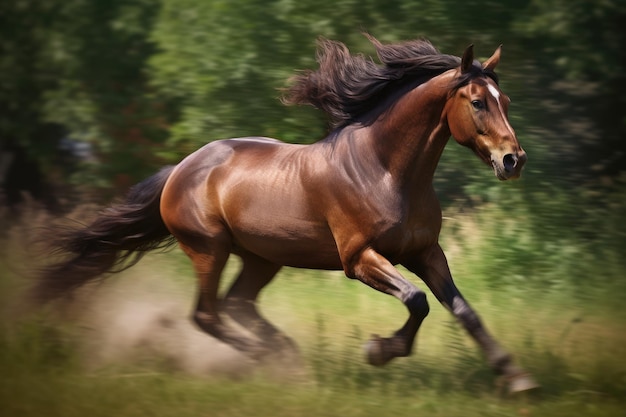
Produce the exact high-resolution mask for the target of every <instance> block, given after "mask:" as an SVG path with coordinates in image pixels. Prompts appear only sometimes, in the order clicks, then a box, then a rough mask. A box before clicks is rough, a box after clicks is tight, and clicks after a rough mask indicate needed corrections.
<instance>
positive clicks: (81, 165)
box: [0, 0, 626, 416]
mask: <svg viewBox="0 0 626 417" xmlns="http://www.w3.org/2000/svg"><path fill="white" fill-rule="evenodd" d="M624 26H626V4H624V2H622V1H617V0H605V1H592V0H568V1H564V0H542V1H533V0H515V1H508V2H491V1H475V0H464V1H458V0H438V1H430V0H402V1H378V0H333V1H328V0H316V1H310V0H298V1H294V0H274V1H260V0H229V1H217V0H194V1H191V0H177V1H172V0H106V1H105V0H63V1H60V0H48V1H45V2H41V1H36V0H4V1H2V2H1V3H0V203H1V204H0V207H2V208H0V235H1V237H0V239H1V242H0V247H1V248H2V249H1V250H0V255H2V257H1V258H0V259H1V263H0V293H1V294H2V297H1V299H0V300H1V302H2V304H3V305H4V306H7V308H6V314H4V316H5V318H6V319H5V320H3V326H4V331H3V332H2V336H1V339H0V369H1V370H2V373H3V378H2V381H1V382H0V414H2V415H34V414H41V413H46V415H64V416H70V415H84V414H86V413H89V414H91V415H98V414H102V415H110V414H112V413H117V414H119V415H146V414H152V415H159V414H162V415H172V414H174V413H176V414H177V415H205V414H206V415H225V416H234V415H248V414H250V413H252V412H254V413H255V414H258V412H259V410H264V411H265V412H263V413H262V414H267V415H276V416H280V415H290V416H292V415H316V416H322V415H342V416H350V415H363V416H365V415H374V414H376V415H380V414H391V413H392V412H396V413H400V414H401V415H404V414H409V413H411V414H417V415H422V414H423V415H429V416H435V415H442V416H454V415H460V414H461V413H462V414H464V415H469V416H471V415H477V416H478V415H480V416H484V415H494V416H500V415H533V414H534V415H541V416H547V415H567V416H574V415H591V416H593V415H598V416H608V415H621V414H620V413H621V412H623V411H622V410H623V408H624V406H625V404H624V398H625V395H626V367H625V364H624V360H623V357H624V353H626V352H624V347H623V346H626V345H625V344H624V332H623V329H624V325H626V316H625V315H624V313H623V308H622V304H623V301H622V299H623V295H624V294H625V290H626V283H625V282H626V281H625V280H623V271H624V270H625V268H626V257H624V248H625V247H626V226H625V222H624V213H625V212H626V172H625V170H624V166H626V141H624V137H626V98H625V97H626V94H624V93H625V92H626V49H624V47H623V45H625V44H626V32H625V31H624V30H623V28H624ZM364 30H365V31H368V32H370V33H372V34H373V35H374V36H376V37H378V38H379V39H381V40H382V41H397V40H403V39H412V38H416V37H427V38H429V39H430V40H431V41H432V42H433V43H434V44H435V45H436V46H437V47H438V48H439V49H440V50H441V51H442V52H445V53H450V54H456V55H459V54H460V53H461V52H462V51H463V50H464V48H465V47H466V46H467V45H468V44H469V43H474V44H475V48H476V51H477V53H478V55H479V56H483V57H486V56H489V55H490V54H491V53H492V52H493V50H494V49H495V48H496V47H497V46H498V45H499V44H504V55H503V59H502V62H501V64H500V67H499V69H498V70H499V71H498V72H499V74H500V78H501V84H502V88H503V90H504V91H505V92H506V93H507V94H508V95H510V96H511V98H512V100H513V103H512V105H511V109H510V119H511V122H512V124H513V126H514V127H515V129H516V131H517V134H518V137H519V139H520V141H521V143H522V145H523V146H524V148H525V149H526V150H527V152H528V154H529V162H528V164H527V168H526V169H525V172H524V176H523V178H522V179H521V180H520V181H517V182H513V183H500V182H497V180H495V178H493V175H491V174H490V173H489V172H487V171H486V170H485V168H484V166H482V165H481V163H480V161H478V159H477V158H475V157H474V156H472V155H471V154H469V153H468V152H467V150H465V149H462V148H460V147H458V146H456V144H455V143H454V142H453V141H452V142H451V143H450V146H449V147H448V148H447V149H446V152H445V153H444V156H443V158H442V161H441V164H440V167H439V170H438V173H437V178H436V188H437V191H438V193H439V194H440V196H441V198H442V201H443V203H444V205H443V206H444V216H445V218H446V220H445V222H444V223H445V227H444V232H443V242H442V243H443V245H444V249H446V252H447V253H448V254H449V256H450V261H451V266H452V270H453V274H454V275H455V276H456V277H457V281H458V282H459V286H460V287H461V288H462V289H463V290H464V292H465V293H466V295H467V297H468V298H469V299H470V300H471V301H473V302H474V304H475V305H476V307H477V309H478V311H479V312H481V313H482V315H483V317H484V319H485V321H487V323H488V324H489V325H490V327H492V328H493V329H494V332H495V333H497V334H498V335H499V337H500V338H501V339H502V340H503V341H504V343H505V345H507V346H508V347H510V348H511V350H513V351H514V352H515V353H516V356H518V357H519V358H520V360H521V361H522V362H523V363H524V365H525V366H526V367H528V368H529V369H531V370H532V371H533V372H534V373H535V374H536V375H537V377H538V379H539V380H540V382H541V383H542V384H543V386H544V396H543V398H542V399H540V400H538V399H532V400H531V399H523V400H515V401H512V400H507V401H504V402H503V401H502V400H501V398H500V396H499V395H498V392H499V389H498V386H497V384H496V383H495V382H494V379H493V378H492V377H491V375H490V373H489V371H488V370H487V369H486V367H485V365H484V363H483V362H482V359H481V358H480V357H479V356H478V355H477V352H476V350H475V348H474V347H473V345H472V344H471V343H470V342H469V341H468V339H467V337H466V336H465V335H464V334H463V333H462V332H460V330H459V329H458V328H457V326H456V325H455V324H454V323H453V322H452V321H451V320H450V318H449V317H448V316H447V313H446V312H445V311H443V309H439V308H437V307H436V306H435V305H433V306H432V309H431V311H432V317H430V318H429V319H428V320H427V321H426V324H425V326H424V329H423V331H422V332H421V335H420V337H419V342H418V343H419V348H418V354H417V355H416V356H415V357H413V358H411V359H407V360H400V361H397V362H396V363H394V364H392V365H391V367H390V368H386V369H382V370H378V369H370V368H368V367H367V366H365V365H363V364H362V360H361V351H360V345H361V344H362V343H363V342H364V341H365V340H366V339H367V338H368V335H369V333H383V334H384V333H385V332H391V331H392V330H393V329H394V328H395V327H397V326H398V325H399V323H400V322H401V321H402V319H403V318H404V314H405V313H404V311H403V309H402V307H401V306H399V305H397V304H398V303H394V302H393V300H391V299H387V298H384V297H383V298H381V297H382V296H381V295H379V294H376V293H375V292H372V291H370V290H369V289H366V288H364V287H362V286H359V285H357V284H356V283H352V282H349V281H347V280H343V279H341V278H340V274H339V275H337V274H327V273H320V272H304V271H293V270H286V271H285V272H283V273H282V275H281V277H280V278H279V279H278V282H277V283H276V284H274V285H273V286H271V287H270V288H269V289H268V291H267V293H266V294H264V298H263V302H262V306H263V308H264V309H266V310H267V314H268V315H269V316H270V317H272V318H273V319H274V320H276V321H277V322H279V324H280V325H281V326H282V327H284V328H285V329H287V331H288V332H289V333H290V334H292V335H293V336H294V337H295V338H296V339H297V340H298V341H299V342H300V343H301V346H302V350H303V361H304V367H303V368H304V369H305V370H306V372H305V373H306V376H304V377H302V376H300V377H299V378H300V379H299V382H298V383H292V382H288V383H287V386H288V389H286V388H285V387H286V385H285V383H284V381H283V380H282V376H281V378H278V379H277V378H275V376H271V375H268V374H271V373H272V372H271V368H269V369H261V370H257V369H256V368H253V369H251V368H250V367H247V365H245V363H244V362H245V361H243V359H242V358H240V357H237V356H234V358H233V356H232V355H233V353H232V352H226V353H224V354H225V355H226V356H227V358H228V360H226V361H217V362H218V364H219V363H221V362H224V363H226V362H228V363H232V362H235V363H238V364H239V365H241V367H239V366H237V367H235V368H236V369H235V370H234V371H233V369H231V368H230V367H228V369H227V370H224V369H223V368H221V367H220V366H217V365H218V364H216V363H213V362H212V363H210V364H206V363H204V362H202V363H204V365H199V364H198V362H196V361H195V360H192V359H190V358H191V357H193V358H195V357H197V356H198V355H196V354H195V353H194V354H193V355H191V354H190V356H184V355H183V356H182V357H181V356H180V355H181V353H180V352H181V351H185V349H186V348H185V347H183V346H178V345H176V346H173V345H171V343H170V341H171V340H190V341H191V342H189V343H188V344H186V345H184V346H187V345H193V346H204V347H205V348H206V351H207V352H208V353H206V355H202V354H199V356H200V357H205V358H206V357H208V356H213V357H219V358H222V356H221V354H219V353H220V352H223V349H224V347H223V346H222V347H219V346H214V345H210V346H205V345H203V343H207V342H206V341H203V340H204V339H206V338H204V339H203V338H201V339H186V338H183V337H181V336H180V334H178V333H172V331H173V330H172V328H174V329H178V328H179V327H177V326H184V325H183V324H176V325H173V326H174V327H171V326H170V327H168V326H165V327H163V326H161V325H158V326H157V327H156V328H153V327H150V326H151V325H152V324H153V323H155V322H156V323H166V324H167V323H179V322H178V321H177V320H181V321H184V322H185V323H186V321H185V320H186V316H187V308H188V307H189V305H190V303H191V299H192V298H193V294H192V291H193V289H192V288H193V284H191V282H192V281H191V278H190V277H191V272H190V270H189V265H188V264H187V262H186V261H185V259H184V257H182V256H181V255H180V254H179V253H178V252H172V253H170V254H167V255H155V257H154V258H150V259H151V260H150V261H149V262H144V263H142V264H140V265H138V266H137V268H138V269H137V272H133V271H134V270H131V271H130V272H129V273H127V274H126V275H125V276H122V277H121V278H120V280H119V285H121V283H122V282H124V281H126V280H127V281H131V282H137V283H138V284H137V287H134V288H135V289H134V290H133V291H129V290H128V288H125V287H118V286H117V285H118V281H117V280H116V281H115V282H114V284H113V285H112V287H111V288H107V289H106V290H105V291H104V294H105V295H104V296H102V297H100V296H97V297H96V296H93V297H91V296H88V297H87V298H86V300H87V301H84V302H76V303H75V305H73V307H69V308H68V310H67V311H65V312H64V313H63V314H61V317H60V318H59V317H57V318H59V320H52V319H51V313H50V312H47V313H46V314H42V315H40V316H38V317H36V318H32V317H31V318H29V319H24V320H20V321H17V320H16V314H17V313H15V310H14V309H13V307H14V305H15V300H16V299H18V298H16V297H17V294H19V290H20V288H21V287H22V286H23V279H21V278H20V277H21V272H22V271H23V270H24V269H28V268H30V267H33V266H35V264H36V263H38V262H40V261H41V262H43V261H44V259H39V258H37V259H35V258H33V255H32V253H30V252H27V251H26V249H28V248H29V243H28V242H29V240H28V238H29V237H30V236H33V235H34V234H36V229H33V227H34V226H41V225H46V224H48V223H50V222H51V221H52V217H50V214H48V212H49V211H52V212H54V213H55V214H64V215H66V214H68V213H70V212H72V213H70V215H72V216H74V215H76V211H77V210H76V207H81V208H83V210H82V211H90V210H91V211H93V210H92V209H93V207H92V206H89V205H88V204H91V203H105V202H108V201H110V199H111V198H112V197H113V196H115V195H119V194H120V193H122V192H124V191H125V190H126V189H127V188H128V187H129V186H130V185H132V184H133V183H135V182H137V181H138V180H140V179H142V178H144V177H145V176H147V175H150V174H152V173H153V172H154V171H156V170H157V169H158V168H160V167H161V166H163V165H166V164H172V163H176V162H177V161H179V160H180V159H181V158H182V157H184V156H185V155H187V154H188V153H190V152H192V151H194V150H195V149H197V148H198V147H200V146H201V145H203V144H204V143H206V142H208V141H211V140H216V139H221V138H226V137H235V136H245V135H264V136H272V137H276V138H280V139H282V140H285V141H288V142H297V143H310V142H312V141H315V140H318V139H319V138H321V137H323V136H324V135H325V132H326V121H325V118H324V116H323V115H322V114H320V113H319V112H316V111H315V110H313V109H309V108H287V107H284V106H282V105H281V104H280V103H279V100H278V97H279V95H280V92H279V88H281V87H283V86H285V83H286V80H287V78H288V77H289V76H290V75H291V74H293V73H294V71H296V70H298V69H306V68H314V67H315V65H316V64H315V40H316V38H317V37H318V36H325V37H328V38H332V39H337V40H341V41H343V42H345V43H346V44H347V45H348V46H349V47H350V49H351V50H352V51H353V52H363V53H366V54H372V53H373V50H372V48H371V46H370V45H369V44H368V42H367V41H366V39H365V38H364V37H363V36H361V34H360V32H361V31H364ZM29 196H30V197H29ZM31 197H32V198H33V199H34V200H36V202H35V203H33V202H31V203H28V201H29V200H30V198H31ZM39 206H42V207H43V208H37V207H39ZM34 230H35V231H34ZM26 267H28V268H26ZM235 267H236V265H233V268H235ZM146 275H147V276H151V277H152V278H151V280H150V283H149V284H148V283H147V281H142V278H141V277H143V276H146ZM179 277H180V278H179ZM157 281H160V282H166V283H168V284H167V285H169V284H171V285H172V286H171V287H169V286H167V287H166V289H163V290H162V295H163V294H164V295H163V298H162V299H161V298H159V297H158V296H155V297H156V298H150V297H148V301H149V302H145V303H142V302H139V304H138V305H137V306H135V307H134V308H135V310H132V311H133V312H134V314H130V313H129V314H130V316H123V315H121V313H120V311H126V310H125V309H124V308H122V307H121V306H123V305H126V304H124V303H126V302H128V299H129V298H132V297H130V295H129V296H128V297H127V295H128V294H131V295H133V296H136V298H137V299H138V300H145V298H144V291H143V290H144V289H145V287H146V286H149V287H150V288H153V289H154V282H157ZM144 282H146V285H142V284H143V283H144ZM157 292H158V291H157ZM107 294H109V295H108V296H107ZM116 295H117V297H116ZM179 295H180V300H179V301H180V302H179V303H178V304H176V305H178V306H182V307H172V308H173V310H172V311H174V313H171V312H167V314H165V316H163V314H164V313H163V312H162V311H160V310H159V311H155V310H154V306H155V305H157V306H162V305H169V304H168V303H167V302H165V301H164V300H169V299H171V298H174V299H178V298H177V297H178V296H179ZM101 298H103V299H104V301H97V300H100V299H101ZM431 298H432V297H431ZM107 300H108V301H107ZM113 300H117V301H115V302H114V301H113ZM120 300H122V301H120ZM122 302H123V303H122ZM120 303H122V304H120ZM18 304H19V303H18ZM431 304H434V303H431ZM151 306H152V307H151ZM9 307H10V308H9ZM20 317H21V316H20ZM130 317H148V318H146V319H145V321H141V322H140V323H139V324H140V325H141V326H143V327H141V326H140V328H138V327H132V326H130V324H129V323H135V322H136V321H135V320H131V319H130ZM163 317H165V318H166V320H165V321H163V320H161V319H163ZM60 319H63V320H60ZM159 320H161V321H159ZM172 320H174V321H172ZM68 322H69V323H71V324H70V325H68V324H67V323H68ZM146 323H148V324H146ZM151 323H152V324H151ZM139 324H138V325H139ZM125 325H128V326H130V327H129V328H132V330H128V332H127V333H128V334H130V335H134V336H132V337H130V336H129V337H127V338H124V337H122V336H123V335H125V334H126V333H124V331H125V330H124V329H126V327H125ZM146 326H147V327H146ZM159 326H160V327H159ZM385 326H387V327H385ZM148 328H149V329H155V330H154V331H149V332H148V331H147V330H146V331H144V330H145V329H148ZM107 329H110V330H107ZM141 329H144V330H141ZM168 329H169V330H168ZM100 330H101V331H100ZM107 331H108V332H109V333H107ZM181 331H182V330H181ZM189 332H190V333H185V334H195V333H193V331H192V330H191V329H190V330H189ZM103 334H104V335H103ZM107 334H111V335H114V336H111V338H110V339H107V338H106V335H107ZM147 334H149V335H151V336H150V337H148V336H146V337H144V338H141V337H139V336H138V335H147ZM158 334H161V335H164V337H166V339H154V337H156V336H152V335H158ZM168 336H170V337H169V338H167V337H168ZM189 337H192V336H189ZM101 338H104V339H101ZM116 338H117V339H120V340H122V339H123V340H127V341H129V342H128V343H127V344H125V345H119V344H114V343H113V342H110V340H115V339H116ZM94 346H95V347H94ZM163 346H168V348H167V349H165V348H164V347H163ZM105 347H106V348H107V349H108V350H107V349H105ZM164 349H165V350H164ZM220 349H221V350H220ZM94 352H95V353H94ZM110 352H118V353H119V352H121V353H123V354H120V355H118V354H111V353H110ZM229 355H230V356H229ZM120 356H122V357H123V358H120ZM242 363H244V364H243V365H242ZM274 368H275V367H274ZM233 374H234V375H236V376H235V378H236V379H237V378H238V379H239V380H238V381H234V382H233V381H230V379H228V378H232V377H233V376H232V375H233ZM207 375H208V377H207ZM225 378H226V379H225ZM244 380H245V382H243V381H244Z"/></svg>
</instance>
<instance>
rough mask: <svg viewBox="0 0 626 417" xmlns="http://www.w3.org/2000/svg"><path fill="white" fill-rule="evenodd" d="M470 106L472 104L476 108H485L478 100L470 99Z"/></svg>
mask: <svg viewBox="0 0 626 417" xmlns="http://www.w3.org/2000/svg"><path fill="white" fill-rule="evenodd" d="M472 106H474V108H475V109H476V110H482V109H484V108H485V104H484V103H483V102H482V101H480V100H472Z"/></svg>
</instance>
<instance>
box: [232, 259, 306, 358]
mask: <svg viewBox="0 0 626 417" xmlns="http://www.w3.org/2000/svg"><path fill="white" fill-rule="evenodd" d="M241 259H242V261H243V267H242V269H241V272H240V274H239V276H238V277H237V279H236V281H235V282H234V283H233V285H232V287H231V288H230V290H229V291H228V293H227V294H226V297H224V310H225V312H226V313H227V314H228V315H229V316H230V317H231V318H232V319H233V320H235V321H236V322H237V323H239V324H240V325H242V326H244V327H245V328H246V329H247V330H248V331H250V332H251V333H252V334H253V335H255V336H256V337H258V338H259V339H260V340H261V341H262V342H263V343H265V344H266V346H267V347H268V351H269V352H276V353H280V354H281V355H284V354H292V355H294V356H297V348H296V345H295V343H294V342H293V341H292V340H291V339H290V338H289V337H287V336H286V335H285V334H284V333H283V332H282V331H280V330H279V329H277V328H276V327H274V325H272V324H271V323H270V322H269V321H267V319H265V318H264V317H263V316H262V315H261V314H259V311H258V309H257V306H256V300H257V298H258V296H259V293H260V292H261V290H262V289H263V288H264V287H265V286H266V285H267V284H268V283H269V282H270V281H271V280H272V279H273V278H274V276H275V275H276V273H277V272H278V271H279V270H280V268H281V265H276V264H274V263H272V262H269V261H267V260H265V259H263V258H260V257H258V256H257V255H254V254H252V253H244V254H241Z"/></svg>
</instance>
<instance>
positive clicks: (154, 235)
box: [32, 166, 174, 303]
mask: <svg viewBox="0 0 626 417" xmlns="http://www.w3.org/2000/svg"><path fill="white" fill-rule="evenodd" d="M173 169H174V167H173V166H168V167H165V168H163V169H162V170H161V171H159V172H158V173H157V174H155V175H153V176H151V177H150V178H147V179H146V180H144V181H142V182H140V183H139V184H137V185H135V186H134V187H133V188H131V190H130V191H129V193H128V195H127V196H126V198H125V200H123V201H121V202H120V203H117V204H113V205H111V206H110V207H108V208H106V209H104V210H103V211H102V212H100V213H99V215H98V216H97V217H96V219H95V220H93V221H92V222H91V223H90V224H89V225H87V226H85V227H80V228H73V229H65V230H62V231H60V233H57V234H56V235H55V236H54V238H53V241H52V246H53V251H55V252H57V253H60V254H64V255H66V259H64V260H62V261H60V262H58V263H55V264H52V265H50V266H48V267H46V268H44V269H43V270H42V271H41V273H40V274H39V276H38V279H37V281H36V283H35V285H34V287H33V291H32V296H33V299H34V301H36V302H38V303H45V302H48V301H51V300H54V299H56V298H59V297H61V296H63V295H65V294H68V293H70V292H71V291H73V290H75V289H77V288H78V287H80V286H82V285H83V284H85V283H87V282H90V281H94V280H96V279H97V278H99V277H101V276H102V275H103V274H105V273H116V272H121V271H123V270H125V269H127V268H129V267H131V266H133V265H135V264H136V263H137V262H138V261H139V260H140V259H141V257H142V256H143V255H144V254H145V253H146V252H148V251H150V250H153V249H158V248H165V247H167V246H170V245H171V244H173V243H174V238H173V236H172V235H171V234H170V232H169V230H168V229H167V227H166V226H165V223H163V219H162V218H161V212H160V207H159V205H160V201H161V193H162V191H163V187H164V186H165V182H166V181H167V178H168V177H169V176H170V174H171V172H172V170H173ZM68 255H69V256H68Z"/></svg>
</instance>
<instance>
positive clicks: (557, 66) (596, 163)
mask: <svg viewBox="0 0 626 417" xmlns="http://www.w3.org/2000/svg"><path fill="white" fill-rule="evenodd" d="M625 26H626V3H625V2H624V1H620V0H606V1H600V2H598V1H592V0H567V1H565V0H542V1H536V0H535V1H533V2H532V3H531V4H530V5H529V7H528V8H527V9H526V10H525V11H524V13H523V14H521V15H520V16H518V19H517V21H516V22H515V25H514V28H515V29H516V33H517V34H518V35H519V38H520V42H521V43H523V44H524V45H526V46H527V49H528V53H530V54H531V55H532V57H533V59H534V61H535V62H536V63H537V68H538V69H539V71H537V73H536V74H535V77H536V78H537V81H538V83H539V85H540V86H541V87H542V88H541V92H542V95H541V98H540V101H539V103H541V104H545V105H544V111H545V113H544V117H543V119H542V121H543V122H544V126H545V128H546V130H548V131H550V136H551V137H553V138H560V140H558V141H557V144H558V145H560V147H561V150H562V153H563V154H569V153H570V152H569V151H570V150H571V149H572V148H574V149H575V151H574V153H575V154H576V159H575V160H569V159H568V158H562V159H558V160H556V161H555V162H556V163H557V164H559V165H561V166H562V169H563V172H564V173H566V175H565V176H566V177H570V178H573V179H574V181H577V182H580V181H584V180H587V181H588V180H590V179H593V178H599V177H604V178H618V177H619V176H620V174H623V173H624V171H625V169H624V167H625V166H626V141H625V140H624V137H626V96H625V95H624V94H623V93H624V92H626V49H625V48H624V45H625V44H626V31H624V27H625ZM568 165H569V166H568ZM567 174H569V175H567ZM596 183H597V182H596Z"/></svg>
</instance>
